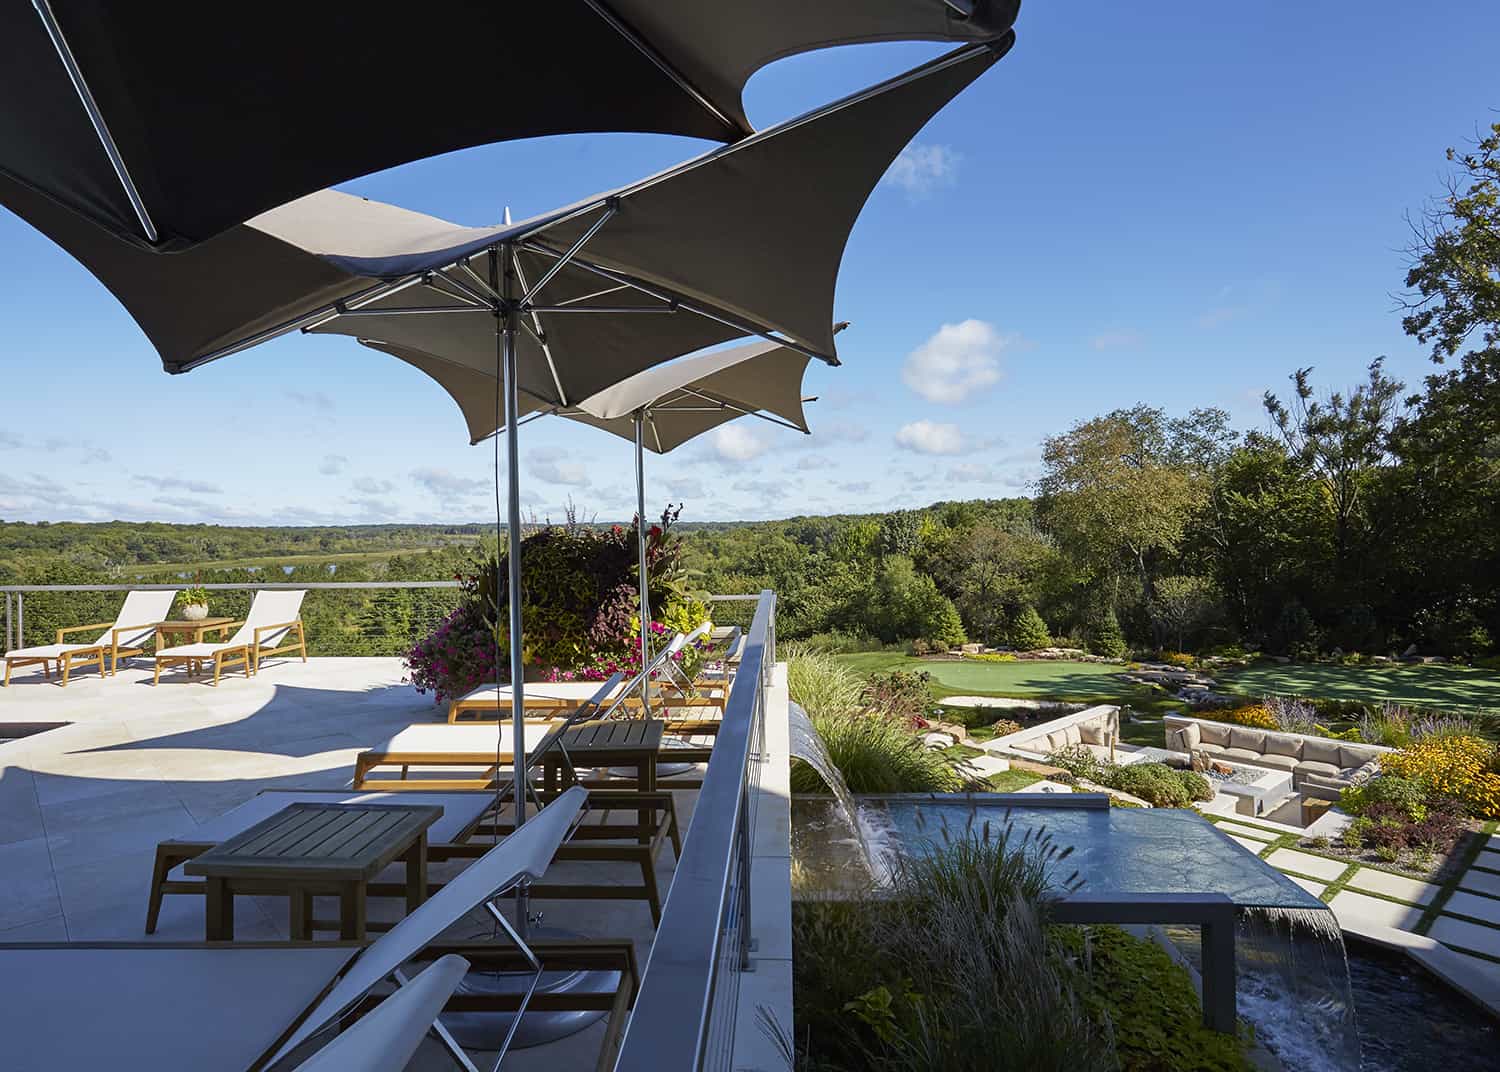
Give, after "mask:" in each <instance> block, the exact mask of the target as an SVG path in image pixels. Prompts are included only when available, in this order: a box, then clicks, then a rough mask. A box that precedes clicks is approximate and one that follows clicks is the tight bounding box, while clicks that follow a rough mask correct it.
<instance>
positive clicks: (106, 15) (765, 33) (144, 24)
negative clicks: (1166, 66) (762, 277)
mask: <svg viewBox="0 0 1500 1072" xmlns="http://www.w3.org/2000/svg"><path fill="white" fill-rule="evenodd" d="M1018 4H1019V0H819V2H815V3H809V2H807V0H756V2H754V3H728V4H713V3H703V2H702V0H607V2H605V0H513V2H509V3H495V2H493V0H475V2H467V3H463V2H460V3H451V4H442V5H436V6H429V7H427V8H422V9H414V8H412V7H411V6H410V5H409V4H404V3H402V4H396V3H382V2H375V3H364V4H331V3H312V4H306V3H299V4H291V3H285V2H284V0H267V2H265V3H261V4H257V5H254V6H253V7H251V8H246V9H245V10H243V11H237V12H235V13H233V15H232V16H231V14H230V13H229V12H227V11H226V10H224V9H223V8H221V7H218V6H215V5H205V4H197V3H194V4H189V3H185V2H180V0H150V2H137V3H121V2H111V0H0V101H4V102H5V103H4V104H3V105H0V175H3V176H5V177H6V178H8V179H9V180H10V183H12V184H14V185H16V186H20V187H24V188H26V189H28V190H30V191H31V192H33V193H35V194H38V195H40V196H42V197H44V198H46V199H49V200H51V201H53V202H55V203H57V204H59V205H62V206H64V207H66V208H68V209H70V210H72V211H74V212H77V213H79V214H81V215H83V216H84V217H86V218H88V219H90V220H92V221H93V222H95V223H97V224H99V225H101V226H102V227H104V228H105V229H107V230H109V231H111V232H112V233H114V234H115V235H117V236H120V237H124V238H128V239H130V240H132V241H136V242H140V243H142V244H145V245H148V246H151V247H154V248H158V249H179V248H183V247H186V246H189V245H192V244H194V243H197V242H201V241H203V240H205V239H207V238H210V237H212V236H213V235H216V234H219V233H220V232H223V231H225V230H227V229H228V228H230V227H233V226H234V225H236V224H238V223H241V222H243V221H245V220H247V219H250V218H251V217H253V216H255V215H257V214H259V213H261V212H264V211H266V210H267V209H270V208H272V207H274V206H276V205H280V204H284V203H286V202H288V201H291V200H294V199H296V198H298V197H301V196H302V195H304V194H307V193H310V192H312V191H314V190H318V189H322V188H324V187H328V186H332V185H334V184H336V183H339V182H344V181H347V180H349V179H352V178H355V177H357V176H359V175H364V174H368V173H369V172H372V171H378V170H381V169H383V168H388V167H394V166H396V165H398V164H402V163H405V162H407V161H410V160H416V159H419V158H422V157H426V156H432V155H435V154H438V153H444V152H449V151H452V150H455V149H462V148H466V147H469V146H474V145H482V144H486V143H489V142H496V141H504V140H508V139H512V138H529V137H536V136H540V135H548V134H564V133H580V132H589V131H594V132H599V131H641V132H655V133H664V134H678V135H686V136H689V137H699V138H709V139H712V140H716V141H736V140H738V139H740V138H742V137H745V136H746V135H748V134H749V133H750V132H751V128H750V125H749V123H748V121H747V120H746V119H745V113H744V108H743V106H742V104H741V101H740V94H741V91H742V90H743V89H744V85H745V82H746V81H747V80H748V79H749V77H750V76H751V75H752V74H753V73H754V72H755V71H756V70H758V69H759V68H760V67H762V66H764V65H765V64H767V63H769V62H771V61H772V60H775V59H778V58H780V57H782V56H787V55H791V54H794V53H799V52H805V51H808V50H811V49H816V48H822V47H826V46H831V45H839V44H847V43H856V42H863V41H884V40H913V39H925V40H953V41H974V40H988V39H992V38H995V37H998V36H1001V35H1003V34H1004V33H1006V32H1007V30H1008V29H1009V27H1010V25H1011V23H1012V22H1013V21H1014V19H1015V16H1016V11H1017V7H1018ZM11 198H12V195H11V194H10V192H9V191H0V204H4V205H6V206H7V207H14V206H13V203H12V199H11ZM18 211H20V210H19V209H18ZM24 214H25V213H24V212H23V215H24Z"/></svg>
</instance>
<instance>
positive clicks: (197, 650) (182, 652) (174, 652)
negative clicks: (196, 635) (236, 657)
mask: <svg viewBox="0 0 1500 1072" xmlns="http://www.w3.org/2000/svg"><path fill="white" fill-rule="evenodd" d="M245 648H246V645H244V644H208V643H204V644H179V645H178V646H177V647H175V648H163V649H161V651H158V652H157V653H156V657H157V658H158V659H160V658H161V657H162V656H175V657H180V658H184V659H212V658H213V657H214V656H215V655H216V654H218V653H219V652H221V651H234V650H236V649H241V650H243V649H245Z"/></svg>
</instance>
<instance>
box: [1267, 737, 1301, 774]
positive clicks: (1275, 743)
mask: <svg viewBox="0 0 1500 1072" xmlns="http://www.w3.org/2000/svg"><path fill="white" fill-rule="evenodd" d="M1266 755H1268V756H1286V757H1288V758H1290V759H1292V760H1298V759H1301V758H1302V741H1301V740H1300V739H1298V738H1296V737H1289V736H1287V735H1286V734H1284V733H1268V734H1266ZM1286 769H1287V770H1291V767H1290V766H1288V767H1287V768H1286Z"/></svg>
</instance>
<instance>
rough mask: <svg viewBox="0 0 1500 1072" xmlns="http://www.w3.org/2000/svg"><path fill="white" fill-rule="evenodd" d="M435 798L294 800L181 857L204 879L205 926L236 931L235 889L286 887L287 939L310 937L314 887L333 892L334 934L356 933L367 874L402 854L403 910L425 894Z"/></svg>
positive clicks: (355, 936)
mask: <svg viewBox="0 0 1500 1072" xmlns="http://www.w3.org/2000/svg"><path fill="white" fill-rule="evenodd" d="M442 814H443V809H442V808H441V807H440V806H439V805H436V804H312V803H299V804H292V805H289V806H288V807H286V808H283V809H282V810H281V811H279V812H277V813H276V814H275V815H272V816H271V817H270V818H268V819H263V820H262V821H261V822H258V823H256V824H255V825H254V826H252V827H251V828H250V829H248V830H246V831H244V832H243V833H241V834H237V835H236V836H234V837H232V838H230V839H229V840H228V841H225V842H223V843H221V844H219V845H216V846H214V847H213V848H212V849H209V850H208V851H207V852H205V853H203V854H202V855H201V856H196V857H194V858H193V859H191V860H189V861H188V862H187V863H185V864H184V865H183V870H184V871H186V872H187V873H188V874H190V875H200V876H202V877H203V878H204V879H206V880H207V886H206V889H205V890H204V892H205V893H206V894H207V908H206V911H205V920H204V934H205V936H206V938H207V940H208V941H210V942H221V941H229V940H231V939H233V937H234V897H235V894H238V893H247V894H248V893H259V894H265V893H269V894H285V895H286V896H287V897H288V899H289V900H290V902H291V904H290V908H289V913H290V924H291V926H290V930H291V937H292V940H293V941H299V940H300V941H309V940H311V938H312V931H313V919H312V898H313V895H314V894H337V895H338V898H339V936H340V937H341V938H343V939H346V940H353V941H362V940H363V939H364V937H365V932H366V918H365V902H366V899H367V897H368V893H369V885H370V880H371V879H373V878H374V877H375V876H376V875H378V874H379V873H380V872H381V870H383V869H384V868H385V867H386V865H388V864H390V863H393V862H394V861H396V860H398V859H404V860H405V861H406V911H407V912H408V913H411V912H413V911H415V910H416V909H417V907H418V906H419V905H420V904H421V903H422V902H423V901H425V900H426V899H427V828H428V827H429V826H431V825H432V824H433V823H434V822H436V821H437V820H438V818H440V817H441V816H442Z"/></svg>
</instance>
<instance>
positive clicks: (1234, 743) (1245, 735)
mask: <svg viewBox="0 0 1500 1072" xmlns="http://www.w3.org/2000/svg"><path fill="white" fill-rule="evenodd" d="M1229 747H1230V749H1231V750H1233V751H1237V752H1238V751H1249V752H1254V753H1255V754H1256V755H1260V754H1261V753H1262V752H1264V751H1265V750H1266V732H1265V731H1264V730H1257V729H1251V728H1250V727H1248V726H1234V727H1231V728H1230V730H1229Z"/></svg>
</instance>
